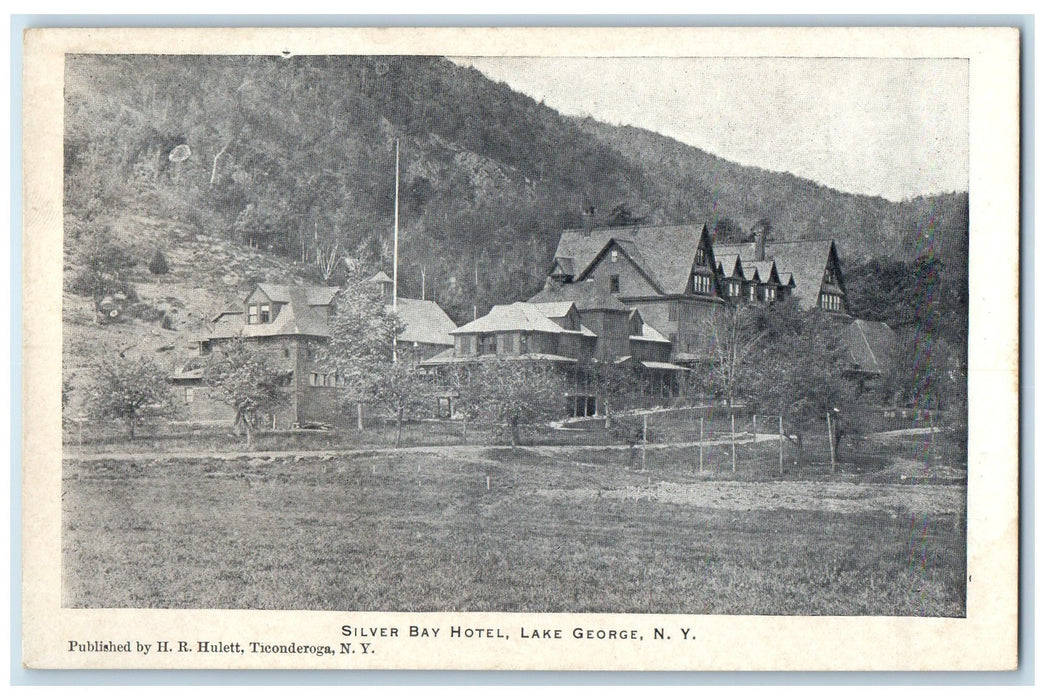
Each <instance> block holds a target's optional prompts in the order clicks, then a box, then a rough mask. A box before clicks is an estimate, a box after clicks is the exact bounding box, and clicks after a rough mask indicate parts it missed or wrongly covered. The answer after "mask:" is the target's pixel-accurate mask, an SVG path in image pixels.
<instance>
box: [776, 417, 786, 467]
mask: <svg viewBox="0 0 1045 700" xmlns="http://www.w3.org/2000/svg"><path fill="white" fill-rule="evenodd" d="M777 418H778V419H779V420H780V476H783V475H784V417H783V416H777Z"/></svg>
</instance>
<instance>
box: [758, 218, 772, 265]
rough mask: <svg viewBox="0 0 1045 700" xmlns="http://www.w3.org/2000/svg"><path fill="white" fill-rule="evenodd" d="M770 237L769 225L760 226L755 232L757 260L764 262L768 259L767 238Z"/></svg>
mask: <svg viewBox="0 0 1045 700" xmlns="http://www.w3.org/2000/svg"><path fill="white" fill-rule="evenodd" d="M768 237H769V227H768V226H759V227H758V231H756V232H755V260H758V261H759V262H762V261H763V260H765V259H766V238H768Z"/></svg>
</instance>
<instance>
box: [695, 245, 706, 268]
mask: <svg viewBox="0 0 1045 700" xmlns="http://www.w3.org/2000/svg"><path fill="white" fill-rule="evenodd" d="M705 260H706V257H705V255H704V249H703V248H697V264H698V265H703V264H704V261H705Z"/></svg>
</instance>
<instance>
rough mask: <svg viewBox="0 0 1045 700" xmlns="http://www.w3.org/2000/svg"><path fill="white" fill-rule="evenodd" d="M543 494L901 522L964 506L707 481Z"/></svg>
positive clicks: (803, 485) (810, 487)
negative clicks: (885, 517)
mask: <svg viewBox="0 0 1045 700" xmlns="http://www.w3.org/2000/svg"><path fill="white" fill-rule="evenodd" d="M539 493H540V495H542V496H545V497H549V498H555V497H559V498H563V497H565V498H567V499H570V500H582V501H583V500H592V499H597V498H613V499H622V500H643V501H644V500H649V501H658V502H663V503H672V504H677V505H688V506H696V507H698V508H721V509H724V510H737V511H768V510H806V511H817V512H831V513H865V512H893V513H895V515H896V517H897V518H903V517H912V516H925V515H955V516H956V517H957V516H959V515H960V514H961V512H962V509H963V507H964V503H965V488H964V487H963V486H942V485H928V484H920V485H917V486H900V485H894V484H873V485H871V484H868V485H862V484H851V483H844V482H822V481H788V482H759V483H754V482H743V481H705V482H700V483H696V484H679V483H674V482H665V481H662V482H658V483H655V484H652V485H651V486H647V487H636V486H632V487H625V488H619V489H602V490H597V489H592V488H575V489H545V490H542V491H540V492H539Z"/></svg>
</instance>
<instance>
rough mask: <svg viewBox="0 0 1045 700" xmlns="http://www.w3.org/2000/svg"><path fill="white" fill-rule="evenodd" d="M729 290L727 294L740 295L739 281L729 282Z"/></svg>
mask: <svg viewBox="0 0 1045 700" xmlns="http://www.w3.org/2000/svg"><path fill="white" fill-rule="evenodd" d="M728 289H729V291H728V292H727V294H729V296H731V297H738V296H740V282H730V283H729V286H728Z"/></svg>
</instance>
